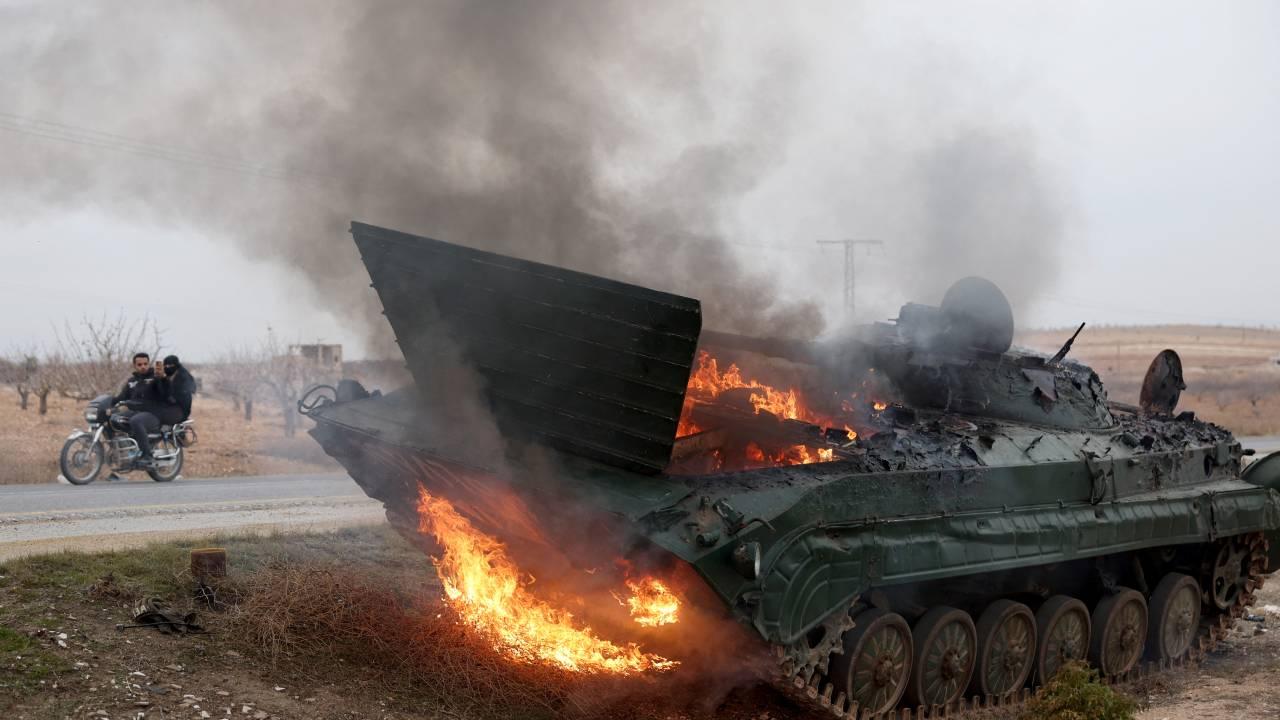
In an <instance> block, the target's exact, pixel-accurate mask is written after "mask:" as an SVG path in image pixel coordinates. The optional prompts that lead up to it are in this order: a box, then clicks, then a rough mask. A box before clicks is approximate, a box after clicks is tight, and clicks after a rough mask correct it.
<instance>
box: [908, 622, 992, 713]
mask: <svg viewBox="0 0 1280 720" xmlns="http://www.w3.org/2000/svg"><path fill="white" fill-rule="evenodd" d="M911 637H912V638H914V639H915V643H914V648H913V650H914V655H915V667H914V668H913V669H912V671H911V682H910V683H909V684H908V685H907V704H908V705H915V706H919V705H923V706H925V707H934V706H938V707H946V706H947V705H950V704H951V703H953V702H955V701H956V700H959V699H960V695H961V693H963V692H964V690H965V688H967V687H969V680H970V679H971V678H972V677H973V659H974V657H975V656H976V655H977V648H978V636H977V631H976V630H975V629H974V627H973V618H971V617H969V613H967V612H965V611H963V610H957V609H955V608H950V607H936V608H934V609H932V610H930V611H929V612H927V613H925V614H924V617H922V618H920V621H919V622H917V623H916V627H915V630H913V631H912V633H911Z"/></svg>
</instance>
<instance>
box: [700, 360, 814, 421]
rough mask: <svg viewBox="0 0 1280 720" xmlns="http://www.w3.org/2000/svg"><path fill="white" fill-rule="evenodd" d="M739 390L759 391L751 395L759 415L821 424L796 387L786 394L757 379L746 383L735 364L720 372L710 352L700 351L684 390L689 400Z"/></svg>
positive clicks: (710, 398) (706, 398) (713, 397)
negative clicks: (770, 415) (762, 413)
mask: <svg viewBox="0 0 1280 720" xmlns="http://www.w3.org/2000/svg"><path fill="white" fill-rule="evenodd" d="M738 388H750V389H753V390H756V391H757V392H753V393H751V395H750V396H749V399H750V401H751V405H752V407H754V408H755V409H756V412H757V413H758V412H761V411H764V412H770V413H773V414H774V415H777V416H778V417H780V418H784V419H787V420H804V421H806V422H813V423H818V424H821V423H822V419H821V418H819V417H817V416H816V415H814V414H812V413H811V412H809V411H808V410H807V409H806V408H805V407H804V405H803V404H802V403H801V402H800V396H799V394H798V393H796V390H795V388H791V389H790V390H786V391H783V390H778V389H776V388H774V387H771V386H769V385H765V384H763V383H761V382H760V381H759V380H756V379H755V378H752V379H750V380H744V379H743V378H742V371H741V370H739V369H738V366H737V365H734V364H731V365H729V367H728V368H726V369H725V371H724V372H720V368H719V363H718V362H717V361H716V359H715V358H714V357H711V353H709V352H707V351H706V350H700V351H698V369H697V370H695V371H694V372H693V373H692V374H691V375H690V376H689V387H688V388H687V389H686V391H685V397H686V398H689V399H691V400H702V401H708V400H713V399H715V397H716V396H717V395H719V394H720V393H722V392H724V391H726V390H736V389H738Z"/></svg>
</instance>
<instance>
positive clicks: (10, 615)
mask: <svg viewBox="0 0 1280 720" xmlns="http://www.w3.org/2000/svg"><path fill="white" fill-rule="evenodd" d="M207 543H213V544H217V545H219V546H221V547H225V548H226V549H227V551H228V557H229V567H230V575H229V577H231V578H232V579H235V578H244V577H246V576H247V577H254V573H255V572H257V571H258V570H260V569H263V568H268V567H269V568H271V569H272V572H275V573H279V572H280V570H279V568H281V567H290V568H294V569H296V568H299V567H308V568H320V569H321V571H322V572H323V573H325V574H332V575H335V576H341V575H342V574H343V573H348V572H352V573H358V574H359V575H360V576H361V577H367V578H369V582H370V584H371V585H370V586H371V587H372V586H377V587H379V588H382V589H384V590H387V591H390V592H393V593H394V594H395V595H396V596H397V597H402V598H405V599H406V602H417V601H423V602H426V603H428V604H427V606H426V607H428V608H430V607H432V605H431V603H438V598H439V596H440V592H441V591H440V586H439V583H438V580H437V579H436V578H435V575H434V571H433V570H432V568H431V565H430V563H429V562H428V561H427V560H426V559H425V558H424V557H423V556H422V555H420V554H419V553H418V552H417V551H416V550H414V549H412V548H410V547H409V546H408V545H407V544H406V543H404V542H403V541H402V540H401V539H400V538H399V537H398V536H396V535H395V534H394V533H392V532H391V531H390V530H388V529H386V528H363V529H351V530H343V531H339V532H337V533H331V534H310V535H279V536H273V537H268V538H251V537H236V538H221V539H210V540H206V541H202V542H175V543H165V544H158V545H155V546H152V547H150V548H147V549H145V550H136V551H129V552H121V553H104V554H99V555H70V554H68V555H54V556H47V557H43V558H30V559H25V560H19V561H13V562H11V563H8V564H5V565H0V717H3V718H6V720H9V719H12V720H54V719H58V718H84V719H87V720H97V719H98V718H106V719H108V720H111V719H115V720H120V719H123V718H128V719H129V720H143V718H153V719H168V718H192V719H196V720H208V719H210V718H214V719H223V720H230V718H252V719H253V720H270V719H271V718H275V719H277V720H303V719H306V720H311V719H318V720H326V719H333V720H338V719H343V720H357V719H366V718H368V719H374V718H376V719H378V720H427V719H433V720H434V719H436V718H453V719H455V720H490V719H491V718H521V719H524V718H548V719H550V718H557V717H574V718H583V717H593V718H595V717H599V718H611V719H615V720H622V719H627V720H630V719H635V720H659V719H662V720H760V719H761V718H767V719H768V720H802V719H803V718H809V717H813V715H812V714H811V713H808V712H806V711H805V710H803V709H800V708H796V707H794V706H792V705H790V704H789V703H788V702H787V701H786V700H785V699H783V698H781V697H780V696H778V695H777V694H775V693H774V692H773V691H772V690H770V689H768V688H765V687H760V686H752V685H748V684H745V683H744V684H743V686H742V687H739V688H737V689H733V690H727V691H725V692H717V693H716V694H715V695H714V696H712V695H708V694H707V691H706V690H705V688H702V687H700V686H698V685H697V684H696V683H694V684H690V681H689V680H688V679H687V678H686V679H683V680H682V679H680V678H678V677H675V676H673V677H671V678H660V679H656V680H655V679H644V678H639V679H634V680H626V681H618V682H620V683H623V685H618V684H617V683H615V684H613V685H609V686H591V685H590V684H585V683H584V684H582V685H581V686H578V687H576V689H575V687H574V686H573V684H572V682H570V683H568V684H566V685H565V686H564V687H563V688H562V692H561V693H560V694H559V695H556V696H554V698H551V697H550V696H541V695H538V694H537V693H535V692H531V691H528V690H529V688H530V687H531V686H530V685H528V684H526V685H523V686H522V685H520V684H519V683H520V682H521V681H519V679H518V676H519V675H520V674H521V672H522V671H521V670H520V668H519V667H518V666H515V665H511V664H510V663H508V662H507V661H505V660H503V661H501V662H500V663H498V664H494V660H493V658H491V657H485V653H484V652H469V653H468V654H467V655H465V656H464V660H463V661H462V662H460V663H457V662H455V663H452V664H449V663H441V661H440V659H439V658H440V657H441V656H439V655H435V654H428V655H427V657H429V658H432V662H434V663H437V666H432V667H430V668H427V669H426V672H427V673H428V674H427V675H423V674H421V673H422V672H423V670H424V669H423V668H415V667H411V666H410V664H409V663H411V662H412V661H409V660H403V661H399V660H398V661H394V662H390V663H389V662H388V661H387V660H386V658H385V656H384V655H383V654H382V653H380V652H377V651H376V647H375V648H374V649H373V650H370V649H368V648H366V647H363V646H362V648H359V649H357V651H356V652H343V647H342V643H343V639H342V638H340V637H336V636H334V637H332V638H330V640H331V643H330V644H328V645H324V644H321V645H319V646H316V645H312V646H310V647H305V648H304V647H295V646H291V645H289V644H288V643H287V642H284V644H283V648H284V649H283V651H282V652H279V653H277V654H275V655H273V654H272V653H271V652H269V650H268V647H267V645H266V644H265V643H267V642H269V641H268V640H264V639H263V637H262V636H261V635H260V634H259V635H257V636H254V635H252V633H249V632H246V630H245V628H246V627H254V628H258V629H261V627H262V626H263V623H261V622H259V623H256V624H254V623H250V624H248V625H247V626H246V624H245V622H244V620H243V618H242V617H239V616H237V611H236V610H223V611H219V612H213V611H209V610H204V609H201V615H200V617H199V620H200V622H201V623H203V624H204V626H205V627H206V628H207V629H208V630H209V632H208V633H206V634H200V635H186V636H170V635H162V634H160V633H158V632H156V631H154V630H151V629H145V628H144V629H136V630H117V629H116V625H117V624H118V623H126V622H128V621H129V618H130V614H131V608H132V606H133V604H134V602H135V601H136V599H138V598H142V597H152V596H155V597H160V598H163V599H165V600H166V601H168V602H169V603H170V604H171V605H172V606H173V607H175V608H177V609H180V610H185V609H187V608H189V607H197V608H200V607H201V606H199V605H198V604H196V603H194V602H193V601H192V599H191V596H190V594H189V593H190V587H191V578H190V575H189V573H188V572H187V567H188V553H189V551H190V550H191V549H192V548H193V547H199V546H201V545H204V544H207ZM108 579H109V580H108ZM248 586H250V587H251V586H252V584H251V583H250V584H249V585H248ZM307 590H308V588H299V591H300V592H306V591H307ZM310 590H311V591H314V592H316V593H317V594H318V593H319V592H320V591H319V590H317V589H315V588H310ZM317 599H321V600H324V602H323V603H321V606H322V607H321V610H322V611H323V612H325V613H328V612H329V605H330V604H333V605H341V604H342V603H333V602H332V601H331V600H329V599H326V598H325V597H319V598H317ZM239 602H241V603H243V605H242V606H241V608H242V610H243V608H244V607H256V609H255V610H254V612H273V610H272V608H270V607H268V608H266V609H265V610H264V609H263V608H262V607H261V606H253V605H252V604H251V603H250V602H249V601H248V599H247V598H246V597H244V596H241V597H240V599H239ZM312 605H313V607H312V610H311V611H312V612H314V611H315V608H314V603H312ZM435 606H436V607H440V608H441V611H442V612H447V611H444V608H443V606H439V605H435ZM291 612H293V613H295V614H297V613H298V612H300V611H299V610H298V609H297V608H292V609H291ZM335 612H337V610H335ZM1251 612H1252V613H1254V617H1253V618H1252V619H1250V620H1242V621H1240V622H1239V623H1238V624H1237V626H1236V630H1235V631H1234V632H1233V633H1232V634H1231V636H1230V637H1229V639H1228V640H1227V641H1226V642H1225V643H1224V644H1223V645H1222V646H1221V647H1220V648H1219V650H1218V651H1216V652H1215V653H1213V654H1212V655H1211V656H1210V657H1209V658H1208V660H1207V661H1206V662H1205V663H1204V664H1203V665H1202V666H1200V667H1199V668H1196V669H1193V670H1185V671H1180V672H1175V673H1171V674H1166V675H1163V676H1160V677H1159V678H1157V679H1153V680H1148V681H1144V682H1143V683H1141V684H1135V685H1132V686H1129V687H1126V688H1124V691H1125V692H1128V693H1130V694H1132V695H1133V696H1134V697H1135V698H1136V699H1137V700H1138V701H1139V703H1140V704H1141V705H1142V707H1143V709H1142V711H1141V712H1140V714H1139V716H1138V717H1139V718H1140V720H1165V719H1167V720H1219V719H1222V720H1225V719H1227V718H1259V719H1262V718H1275V717H1278V716H1280V579H1277V580H1276V582H1275V583H1274V584H1271V585H1269V586H1268V587H1265V588H1264V589H1263V590H1262V591H1260V592H1259V594H1258V601H1257V605H1256V606H1255V608H1253V610H1252V611H1251ZM283 614H286V615H287V614H288V613H283ZM434 617H435V618H440V617H441V614H439V613H437V614H435V615H434ZM323 620H324V618H317V622H316V624H315V625H314V628H312V626H310V625H308V624H306V623H305V622H302V623H300V622H299V621H298V619H297V618H294V620H293V624H294V626H295V627H294V629H295V630H297V629H298V628H299V627H301V628H302V629H303V630H306V629H308V628H312V629H313V631H314V632H317V633H320V634H323V633H322V632H321V631H320V630H319V628H326V627H330V625H325V624H324V623H323V622H322V621H323ZM396 621H397V622H398V621H399V619H396ZM391 633H392V635H393V636H394V637H396V638H401V637H402V638H403V642H406V643H412V642H427V643H432V642H445V641H446V640H441V639H428V638H419V637H416V636H417V635H418V634H420V633H422V629H421V627H420V626H412V625H406V626H405V627H404V631H403V634H402V633H401V632H400V631H399V630H398V629H397V627H396V626H394V625H393V626H392V630H391ZM283 636H284V634H283V631H282V634H281V637H283ZM321 639H322V640H323V639H324V638H321ZM397 641H399V640H397ZM370 647H373V646H370ZM446 657H447V656H446ZM414 673H418V674H416V675H415V674H414ZM501 673H508V674H510V675H511V676H512V677H513V678H516V679H515V680H511V682H512V683H515V684H514V685H512V687H513V688H515V691H513V692H510V693H506V695H507V696H504V697H492V696H491V695H493V694H494V693H493V692H492V687H493V685H492V683H493V682H494V680H495V677H496V676H497V675H498V674H501ZM422 678H434V680H432V681H430V682H427V681H424V680H422ZM560 680H562V679H560ZM560 680H557V682H559V681H560ZM505 681H506V680H502V682H505ZM521 687H524V688H525V690H526V691H525V692H521V691H520V688H521ZM601 687H605V688H607V690H603V691H602V689H601ZM671 688H681V691H675V690H672V689H671ZM690 688H693V691H694V692H693V694H692V695H690V694H689V693H688V691H689V689H690ZM601 692H608V693H615V694H618V695H619V696H620V697H621V698H622V700H621V701H611V702H606V703H605V704H604V707H603V708H602V709H601V711H600V712H594V711H590V710H587V711H585V712H584V711H583V710H582V708H581V706H580V705H579V703H581V702H583V699H584V698H585V697H587V696H588V695H596V696H598V695H599V694H600V693H601ZM628 693H630V695H628ZM698 693H701V695H700V696H699V694H698ZM549 698H550V699H549ZM691 698H692V699H691ZM586 702H588V703H590V702H600V700H599V698H598V697H592V698H589V699H587V700H586ZM1001 717H1006V718H1007V717H1012V716H1011V715H1009V714H1007V713H1005V714H1002V716H1001Z"/></svg>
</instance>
